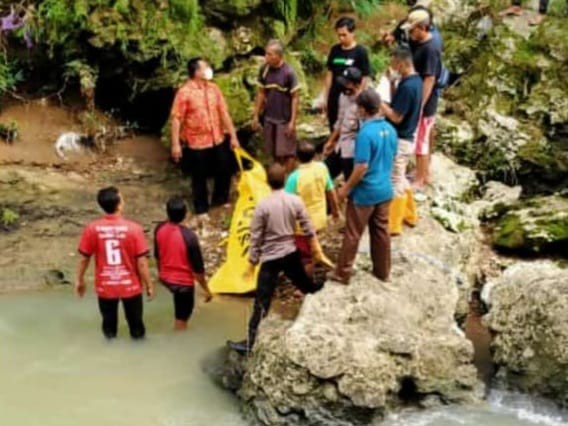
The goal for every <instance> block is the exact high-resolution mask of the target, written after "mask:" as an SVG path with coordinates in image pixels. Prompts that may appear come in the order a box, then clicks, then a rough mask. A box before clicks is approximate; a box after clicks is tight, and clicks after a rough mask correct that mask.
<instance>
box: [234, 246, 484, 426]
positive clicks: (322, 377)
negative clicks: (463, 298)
mask: <svg viewBox="0 0 568 426" xmlns="http://www.w3.org/2000/svg"><path fill="white" fill-rule="evenodd" d="M457 299H458V291H457V286H456V279H455V277H452V275H451V274H448V273H447V272H445V271H443V270H442V269H441V268H437V267H433V266H431V265H429V264H428V262H426V261H424V260H423V259H421V258H418V257H413V256H409V257H406V256H404V255H402V254H400V255H398V257H397V261H396V262H395V268H394V271H393V277H392V282H391V283H389V284H384V283H381V282H379V281H378V280H376V279H375V278H374V277H372V276H371V275H369V274H368V273H366V272H363V271H360V272H358V273H357V274H356V276H355V277H354V278H353V280H352V285H350V286H347V287H346V286H342V285H339V284H336V283H329V284H328V285H326V287H325V288H324V290H322V291H321V292H320V293H318V294H316V295H311V296H307V297H306V299H305V301H304V304H303V306H302V309H301V311H300V314H299V316H298V318H297V319H296V320H295V321H284V320H281V319H279V318H277V317H275V316H271V317H269V318H268V319H267V320H266V321H264V322H263V324H262V326H261V332H260V334H259V338H258V341H257V344H256V346H255V349H254V351H253V353H252V355H251V356H250V358H249V360H248V362H247V365H246V373H245V375H244V380H243V382H242V387H241V388H240V390H239V395H240V397H241V398H242V399H243V400H244V401H246V406H245V410H246V411H247V412H248V414H249V415H251V416H252V417H254V418H255V419H257V420H259V421H260V422H261V424H267V425H268V424H270V425H272V424H281V425H300V424H309V425H324V424H325V425H352V424H367V423H368V422H369V421H370V420H371V419H372V418H374V417H381V416H382V415H384V414H385V413H387V412H391V411H394V410H397V409H400V408H401V407H404V406H407V405H414V406H420V405H421V404H432V401H433V400H435V401H437V403H472V402H476V401H479V400H480V398H481V397H482V395H483V386H482V385H481V383H480V382H479V381H478V379H477V372H476V370H475V367H474V366H473V365H472V357H473V348H472V345H471V343H470V342H469V341H468V340H467V339H466V338H465V337H464V335H463V334H462V333H461V332H460V331H459V330H458V328H457V326H456V323H455V321H454V310H455V306H456V302H457ZM230 359H231V358H230ZM232 359H233V361H234V360H235V359H234V358H232ZM227 366H228V367H227V368H229V369H233V370H230V371H232V373H233V374H234V373H235V370H234V364H233V366H232V367H231V363H228V364H227ZM228 371H229V370H228ZM233 379H234V378H233ZM225 383H226V384H229V383H231V384H232V385H233V387H234V386H235V383H237V384H238V381H237V382H235V381H234V380H232V381H231V380H229V379H227V378H226V379H225Z"/></svg>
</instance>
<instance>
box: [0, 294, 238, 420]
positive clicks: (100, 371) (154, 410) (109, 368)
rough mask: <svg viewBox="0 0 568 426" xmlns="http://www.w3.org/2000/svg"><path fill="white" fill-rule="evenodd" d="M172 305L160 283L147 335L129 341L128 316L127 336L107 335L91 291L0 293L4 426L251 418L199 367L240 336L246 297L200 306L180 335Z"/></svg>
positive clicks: (151, 306)
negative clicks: (77, 294) (78, 294)
mask: <svg viewBox="0 0 568 426" xmlns="http://www.w3.org/2000/svg"><path fill="white" fill-rule="evenodd" d="M170 303H171V301H170V298H169V295H168V294H167V293H165V292H164V291H160V292H159V294H158V297H157V299H156V300H154V301H152V302H151V303H148V304H146V306H145V308H146V323H147V327H148V331H149V335H148V339H147V340H146V341H145V342H141V343H133V342H131V341H130V340H129V339H128V338H127V334H128V333H127V330H126V329H125V324H124V321H122V324H121V329H120V332H119V333H120V338H119V339H118V340H117V341H114V342H111V343H108V342H105V341H104V339H103V338H102V337H101V334H100V332H99V316H98V312H97V310H96V309H97V308H96V302H95V299H94V297H92V296H91V297H89V298H88V299H85V300H77V299H75V298H74V297H73V296H72V295H71V294H70V292H69V291H51V292H38V293H26V294H15V295H2V296H0V425H11V426H35V425H37V426H40V425H41V426H66V425H74V426H75V425H81V426H91V425H93V426H101V425H108V426H122V425H124V426H131V425H138V426H177V425H184V426H194V425H195V426H205V425H244V423H243V422H242V420H241V418H240V415H239V411H238V407H237V405H236V402H235V400H234V399H233V397H232V396H231V395H229V394H227V393H225V392H223V391H221V390H220V389H218V388H217V387H216V386H215V385H214V384H212V382H211V381H210V380H209V378H208V376H207V375H206V374H205V373H204V372H203V369H202V367H201V365H202V360H203V359H204V358H206V357H207V356H208V354H210V353H211V352H212V351H214V350H215V349H216V348H218V347H219V346H221V345H222V344H223V343H224V341H225V340H226V339H227V338H239V337H241V336H242V334H243V328H244V323H245V319H246V317H247V305H246V304H243V303H241V301H239V300H217V301H215V302H213V303H211V304H208V305H199V307H198V309H197V312H196V313H195V317H194V321H192V323H191V327H190V330H189V332H187V333H185V334H175V333H173V332H172V331H171V330H170V327H171V321H170V318H171V316H172V315H173V314H172V312H171V311H172V306H171V305H170ZM121 319H122V318H121Z"/></svg>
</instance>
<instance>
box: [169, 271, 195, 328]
mask: <svg viewBox="0 0 568 426" xmlns="http://www.w3.org/2000/svg"><path fill="white" fill-rule="evenodd" d="M162 283H163V284H164V286H165V287H167V289H168V290H170V293H172V295H173V298H174V313H175V318H176V320H178V321H188V320H189V318H190V317H191V314H192V313H193V308H194V306H195V287H194V286H185V285H178V284H170V283H167V282H164V281H162Z"/></svg>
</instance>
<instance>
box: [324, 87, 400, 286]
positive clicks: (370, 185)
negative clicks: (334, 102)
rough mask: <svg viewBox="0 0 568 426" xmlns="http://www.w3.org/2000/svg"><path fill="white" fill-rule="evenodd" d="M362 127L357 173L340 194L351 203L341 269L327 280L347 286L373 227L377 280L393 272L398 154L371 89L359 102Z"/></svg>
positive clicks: (394, 140) (377, 97)
mask: <svg viewBox="0 0 568 426" xmlns="http://www.w3.org/2000/svg"><path fill="white" fill-rule="evenodd" d="M357 106H358V107H359V115H360V118H361V119H363V125H362V126H361V130H360V131H359V134H358V135H357V139H356V141H355V168H354V170H353V173H352V174H351V177H350V178H349V180H348V181H347V182H346V183H345V185H344V186H343V187H341V188H340V189H339V194H338V196H339V199H340V200H345V199H346V198H348V202H347V209H346V212H345V221H346V225H345V228H346V229H345V236H344V238H343V245H342V247H341V252H340V253H339V259H338V262H337V269H336V271H335V273H332V274H330V276H329V278H330V279H331V280H333V281H338V282H341V283H344V284H347V283H349V278H350V276H351V272H352V269H353V262H354V261H355V257H356V255H357V249H358V247H359V241H360V240H361V236H362V235H363V232H364V231H365V228H366V227H367V226H369V233H370V237H371V258H372V261H373V274H374V275H375V276H376V277H377V278H378V279H380V280H383V281H387V280H388V279H389V275H390V269H391V247H390V234H389V229H388V228H389V206H390V201H391V199H392V198H393V186H392V170H393V162H394V158H395V156H396V153H397V135H396V131H395V129H394V128H393V127H392V126H391V125H390V124H389V123H388V122H387V121H386V120H385V118H384V117H383V116H381V114H380V110H381V98H380V96H379V95H378V93H377V92H376V91H375V90H374V89H371V88H368V89H365V90H364V91H363V92H362V93H361V94H360V95H359V96H358V97H357Z"/></svg>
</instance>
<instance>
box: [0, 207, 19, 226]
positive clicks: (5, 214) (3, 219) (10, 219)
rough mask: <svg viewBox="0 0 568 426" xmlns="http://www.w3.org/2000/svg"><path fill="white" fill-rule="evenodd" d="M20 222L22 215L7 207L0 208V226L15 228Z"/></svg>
mask: <svg viewBox="0 0 568 426" xmlns="http://www.w3.org/2000/svg"><path fill="white" fill-rule="evenodd" d="M18 220H20V215H19V214H18V213H17V212H15V211H14V210H12V209H9V208H7V207H2V208H0V225H1V226H2V228H7V229H9V228H10V227H13V226H14V225H15V224H16V222H18Z"/></svg>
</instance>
